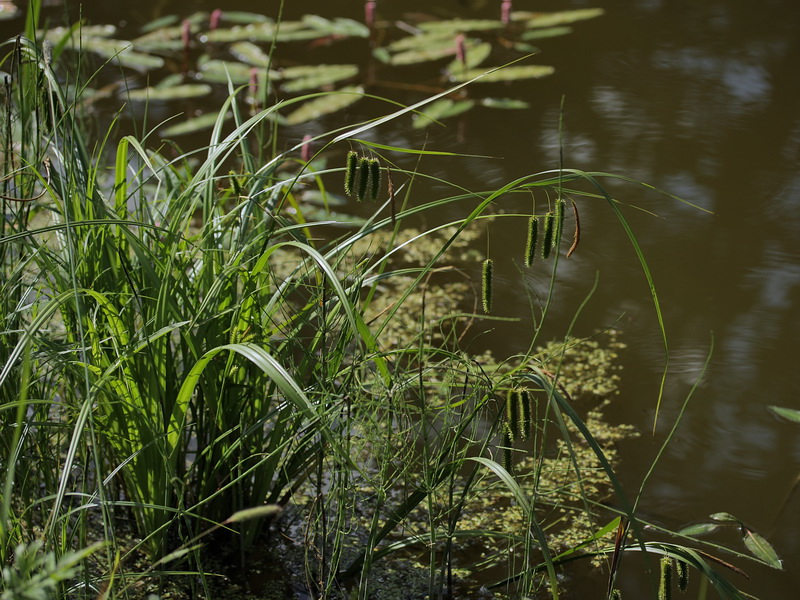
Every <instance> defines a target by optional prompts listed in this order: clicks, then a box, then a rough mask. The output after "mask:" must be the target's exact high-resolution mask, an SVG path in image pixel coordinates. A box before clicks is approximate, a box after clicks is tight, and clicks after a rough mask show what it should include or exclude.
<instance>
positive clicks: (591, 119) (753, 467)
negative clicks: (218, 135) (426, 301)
mask: <svg viewBox="0 0 800 600" xmlns="http://www.w3.org/2000/svg"><path fill="white" fill-rule="evenodd" d="M137 4H138V7H137V9H136V10H135V11H132V12H131V14H130V15H127V14H126V15H125V17H124V18H125V19H126V20H127V21H128V22H129V23H131V24H141V23H143V22H145V21H147V20H149V19H151V18H153V17H155V16H157V15H158V14H159V12H161V13H168V12H170V11H176V12H177V11H186V12H189V11H191V10H196V9H199V8H203V9H206V10H209V9H212V8H215V7H216V5H215V3H213V2H210V1H203V2H200V1H197V2H193V3H191V6H187V5H185V4H183V3H177V2H173V3H169V2H167V3H164V2H160V1H159V2H155V1H147V0H142V1H141V2H139V3H137ZM229 4H230V5H231V8H234V9H247V10H254V11H260V12H265V11H266V12H270V11H275V7H277V5H278V3H277V2H275V1H271V2H257V1H256V0H250V1H247V0H241V1H238V2H234V1H231V2H230V3H229ZM378 4H379V12H380V16H381V18H388V19H399V18H402V15H403V14H405V13H406V12H410V11H413V12H425V11H431V12H435V13H437V14H451V15H453V14H464V15H465V16H494V11H495V10H496V6H495V5H496V4H499V3H496V2H490V3H465V2H459V1H457V0H450V1H441V2H436V3H431V2H429V1H421V0H385V1H382V2H379V3H378ZM301 5H302V6H301ZM589 5H592V6H603V7H604V8H606V10H607V14H606V16H605V17H603V18H601V19H599V20H597V21H595V22H591V23H587V24H584V25H582V26H581V27H580V28H579V29H578V30H577V31H576V33H574V34H573V35H571V36H568V37H565V38H563V39H562V38H554V39H551V40H540V41H539V42H538V44H539V45H540V47H541V48H542V50H543V56H542V57H541V61H540V62H541V63H543V64H553V65H554V66H555V67H556V69H557V71H556V74H555V75H554V76H552V77H551V78H549V79H546V80H542V81H538V82H536V83H534V84H524V86H525V87H524V90H525V94H527V99H528V100H529V101H531V102H532V105H533V106H532V108H531V109H529V110H527V111H524V112H523V113H519V114H517V113H503V114H502V115H498V114H496V113H493V114H486V113H480V114H474V113H469V114H466V115H464V117H463V118H462V119H461V120H460V122H458V123H456V122H451V123H449V127H448V129H446V130H442V129H437V130H436V131H428V132H424V133H420V132H413V131H410V128H409V127H408V124H407V123H396V124H392V125H390V126H389V127H386V128H383V129H382V130H381V132H380V135H381V140H380V141H381V142H382V143H388V144H392V145H397V146H416V147H419V146H421V145H423V144H424V143H426V138H427V142H428V143H429V144H434V145H435V147H436V148H437V149H440V150H447V149H451V148H454V149H456V150H457V151H461V152H465V153H473V154H491V155H494V156H501V157H503V160H496V161H478V160H476V159H466V160H463V161H450V162H448V161H443V162H441V163H439V164H438V165H437V166H436V168H438V169H441V170H442V171H441V172H440V173H438V174H439V175H441V176H442V177H444V178H445V179H449V180H453V181H457V182H459V183H461V184H463V185H464V186H466V187H470V188H474V189H487V188H490V187H492V186H497V185H499V184H502V183H505V182H506V181H509V180H510V179H513V178H514V177H518V176H521V175H524V174H526V173H530V172H534V171H539V170H544V169H550V168H555V167H557V165H558V153H559V140H560V139H562V137H561V136H560V134H559V118H560V106H561V101H562V96H563V97H564V98H565V107H566V108H565V115H564V117H565V121H564V132H563V142H564V151H565V158H566V161H567V166H574V167H578V168H586V169H592V170H600V171H609V172H618V173H622V174H626V175H631V176H634V177H638V178H641V179H643V180H645V181H647V182H649V183H652V184H654V185H656V186H658V187H660V188H663V189H665V190H667V191H669V192H671V193H673V194H675V195H678V196H680V197H682V198H684V199H686V200H687V201H688V202H690V203H692V204H694V205H697V206H699V207H702V208H703V209H706V210H708V211H711V212H712V213H713V214H709V213H706V212H702V211H700V210H698V209H696V208H692V207H691V206H688V205H686V204H683V203H681V202H678V201H675V200H672V199H669V198H665V197H663V196H656V195H653V194H647V193H644V192H643V191H642V190H640V189H636V188H631V187H630V186H618V185H614V186H613V188H612V189H613V190H614V192H615V193H616V194H617V195H618V196H619V198H620V199H621V200H622V201H624V202H626V203H629V204H631V205H636V206H641V207H643V208H646V209H647V211H651V212H652V213H655V215H656V216H652V215H650V214H646V213H644V212H637V211H635V210H632V209H626V214H628V215H629V216H630V218H631V219H632V222H633V224H634V226H635V229H636V231H637V234H638V235H639V238H640V241H641V243H642V246H643V248H644V249H645V252H646V254H647V256H648V259H649V260H650V262H651V267H652V269H653V274H654V277H655V280H656V285H657V288H658V293H659V296H660V299H661V302H662V304H663V306H664V311H665V318H666V323H667V330H668V335H669V341H670V346H671V349H672V354H673V358H672V362H671V366H672V369H673V371H672V374H671V375H670V376H669V378H668V386H667V395H666V398H665V401H664V402H665V404H664V408H663V413H662V415H661V426H660V427H659V434H658V435H657V436H656V438H655V440H653V439H652V438H651V437H650V436H649V435H648V433H647V432H649V431H650V430H651V429H652V423H653V418H654V408H655V399H656V395H657V389H658V378H659V374H660V370H661V369H662V368H663V350H662V344H661V340H660V336H659V333H658V330H657V326H656V322H655V317H654V311H653V309H652V305H651V304H650V299H649V293H648V290H647V286H646V283H645V280H644V278H643V276H642V275H641V271H640V269H639V267H638V265H637V263H636V261H635V259H634V258H633V257H632V253H631V250H630V244H629V242H628V241H627V240H626V239H625V237H624V235H623V233H622V231H621V229H620V228H619V227H618V226H616V225H615V224H614V221H613V218H612V217H610V215H609V214H608V211H607V210H605V207H603V206H601V205H600V204H599V203H598V204H596V205H590V204H588V203H587V204H586V205H585V206H583V205H582V212H581V217H582V223H585V225H584V228H585V232H584V236H583V240H582V242H581V247H580V250H579V252H578V253H577V254H576V255H575V257H573V258H571V259H570V260H569V261H566V260H565V261H563V262H564V264H563V267H564V273H563V275H564V278H565V282H566V286H565V293H563V294H562V296H560V297H559V299H558V301H559V304H558V307H557V308H558V312H559V313H560V314H562V316H563V318H564V319H565V320H566V319H569V318H571V316H572V314H573V312H574V310H575V307H576V306H577V304H579V303H580V301H582V299H583V298H584V296H585V295H586V294H587V293H588V291H589V289H590V288H591V286H592V284H593V282H594V279H595V274H596V273H599V279H600V287H599V289H598V291H597V292H596V293H595V294H594V296H593V297H592V299H591V301H590V303H589V306H588V307H587V308H586V310H585V313H584V314H583V316H582V317H581V319H580V320H579V323H578V331H577V332H576V333H578V334H587V333H590V332H591V331H592V330H593V329H594V328H596V327H601V326H606V325H610V324H612V323H614V322H615V321H617V320H619V324H618V326H619V327H621V329H622V330H623V332H624V339H625V341H626V342H627V343H628V344H629V346H630V350H629V351H628V352H627V353H626V355H625V360H626V366H625V372H624V388H623V397H622V399H621V401H620V403H619V405H618V406H617V408H616V411H617V412H616V416H617V417H618V418H619V419H622V420H626V421H628V422H634V423H635V424H636V425H637V426H638V427H639V428H640V429H641V430H642V432H643V434H644V435H643V437H642V439H640V440H638V441H636V442H628V443H626V445H625V447H624V448H623V454H622V455H623V457H624V464H623V469H624V471H623V473H622V476H623V479H624V481H625V483H626V484H627V485H628V486H629V487H630V488H631V489H632V490H634V489H636V488H637V487H638V484H639V482H640V480H641V476H642V474H643V473H644V472H645V470H646V467H647V465H648V464H649V461H650V460H652V459H653V457H654V456H655V453H656V451H657V448H658V446H659V444H660V443H661V441H662V439H663V435H664V434H665V432H666V431H667V429H668V428H669V427H668V426H669V425H671V422H672V419H674V418H675V417H676V416H677V414H678V412H679V408H680V404H681V402H682V401H683V399H684V398H685V396H686V394H687V393H688V391H689V390H690V389H691V386H692V385H693V384H694V383H695V381H696V380H697V378H698V377H700V376H701V372H702V365H703V363H704V362H705V357H706V352H707V351H708V348H709V344H710V339H711V332H713V334H714V337H715V350H714V356H713V359H712V363H711V368H710V370H709V372H708V373H707V374H706V375H705V377H704V379H703V382H702V384H701V385H700V387H699V389H698V391H697V392H696V394H695V396H694V397H693V398H692V400H691V402H690V404H689V407H688V409H687V412H686V415H685V417H684V423H683V424H682V425H681V428H680V429H679V432H678V434H677V436H676V438H675V441H674V443H673V445H672V446H671V448H670V449H669V451H668V452H667V455H666V456H665V457H664V459H663V461H662V462H661V463H660V465H659V468H658V469H657V470H656V472H655V474H654V476H653V479H652V480H651V482H650V484H649V487H648V490H647V493H646V495H645V500H644V501H643V504H642V506H643V507H644V508H645V511H646V512H647V513H648V514H652V515H658V516H659V518H661V519H662V520H663V522H666V523H669V524H670V525H680V524H683V523H688V522H693V521H700V520H703V519H705V518H706V517H707V515H708V514H709V513H711V512H715V511H722V510H724V511H729V512H732V513H733V514H735V515H737V516H739V517H740V518H741V519H743V520H744V521H746V522H747V523H748V524H750V525H752V526H753V527H755V528H756V529H759V530H761V531H763V532H764V533H765V534H766V535H768V536H769V539H770V541H771V542H773V543H774V544H775V546H776V549H777V550H778V552H779V554H781V556H782V558H783V559H784V564H785V567H786V571H784V572H782V573H778V574H775V573H772V572H768V569H761V568H759V567H758V566H754V565H745V568H746V570H747V571H748V573H749V574H750V575H751V576H752V578H753V582H752V584H750V586H749V587H747V589H748V590H749V591H751V592H752V593H755V594H756V595H758V596H760V597H762V598H765V599H768V598H786V597H788V596H787V593H789V590H794V589H796V588H797V587H798V586H800V536H799V535H797V532H798V531H800V493H797V494H794V495H792V496H789V497H788V501H786V498H787V493H788V492H789V491H790V489H791V484H792V481H793V480H794V478H795V476H796V475H797V473H798V471H799V470H800V428H798V427H797V426H792V425H790V424H786V423H783V422H779V421H778V420H777V419H776V418H775V417H773V416H772V415H771V414H770V413H768V412H767V410H766V408H765V407H766V405H768V404H778V405H784V406H789V407H794V408H798V407H800V401H798V398H800V375H799V374H798V368H797V357H798V356H800V348H799V347H798V346H799V342H798V340H800V319H798V317H797V314H798V307H800V244H798V238H800V173H798V170H799V169H798V165H800V102H799V101H798V95H797V90H799V89H800V70H798V69H797V65H798V64H800V3H798V2H796V1H795V0H762V1H760V2H757V3H754V2H730V1H728V0H707V1H706V2H702V3H692V2H680V1H671V2H665V1H661V0H647V1H644V0H607V1H603V0H598V1H597V2H591V3H589V2H583V1H579V0H574V1H572V2H565V1H563V0H560V1H556V0H549V1H541V0H537V1H536V2H534V1H533V0H531V1H530V2H525V1H523V0H519V1H518V2H515V8H518V9H521V10H563V9H565V8H579V7H585V6H589ZM83 6H84V14H85V15H87V16H89V18H90V19H91V18H92V15H97V17H96V18H97V19H99V20H101V21H102V20H104V19H106V20H107V19H111V18H112V16H111V15H110V14H109V13H108V10H109V9H108V3H106V2H103V1H101V0H96V1H95V2H88V1H86V0H84V2H83ZM330 6H331V4H330V3H328V2H323V1H322V0H319V1H312V0H308V1H306V2H303V3H294V2H289V3H288V5H287V11H288V12H289V13H290V16H291V17H292V18H294V17H296V16H297V15H299V14H302V13H305V12H315V11H316V12H319V13H321V14H325V15H328V16H331V8H330ZM470 6H475V7H476V8H474V9H472V10H471V9H470V8H469V7H470ZM342 10H347V11H349V12H347V13H346V16H349V17H351V18H356V19H358V18H361V14H360V7H359V6H358V3H348V6H347V8H346V9H342ZM114 11H115V12H114V15H116V16H114V17H113V18H117V19H118V18H120V15H119V13H118V12H117V9H116V7H115V8H114ZM295 48H296V49H297V50H296V51H298V52H300V53H301V54H302V48H300V47H298V46H295ZM331 51H336V49H334V48H332V50H331ZM341 51H343V52H347V51H348V50H346V49H345V50H341ZM361 59H362V62H363V61H364V60H366V59H365V58H364V57H363V56H362V57H361ZM537 60H538V58H537ZM407 74H408V75H407V76H408V77H409V79H410V80H411V79H414V78H415V77H417V76H419V77H421V78H425V79H424V80H422V81H414V83H424V84H436V82H433V81H432V80H431V79H430V78H431V74H430V73H429V72H425V73H419V72H416V71H414V69H411V70H409V71H407ZM501 89H502V88H501ZM376 91H377V92H378V93H387V90H385V89H381V90H376ZM415 99H417V98H416V97H414V96H409V97H408V98H406V100H407V101H409V102H410V101H413V100H415ZM362 110H364V111H367V113H368V115H372V114H373V113H372V112H370V111H374V110H376V109H375V107H374V106H372V107H368V106H367V105H364V107H363V108H362ZM351 116H352V118H354V119H358V118H360V117H359V116H358V115H355V114H351ZM365 116H366V115H365ZM328 125H329V124H328V123H325V122H321V123H316V124H309V125H307V126H305V127H304V128H302V129H301V130H298V131H297V132H292V133H291V135H292V136H293V138H294V137H296V138H298V139H299V138H300V137H301V136H302V135H303V134H304V133H315V132H318V131H322V130H325V129H328ZM448 145H449V146H450V147H448ZM526 206H530V203H528V204H527V205H526ZM515 208H522V205H520V206H517V207H515ZM500 221H501V222H500V223H498V224H497V226H496V228H497V230H496V231H495V230H493V231H492V232H491V243H492V244H493V248H494V249H495V251H496V249H497V247H498V245H502V244H503V240H504V239H513V240H518V239H519V235H517V234H516V233H514V232H516V231H517V229H519V224H518V223H510V222H509V221H510V220H507V219H506V220H500ZM522 228H523V230H524V226H522ZM515 243H516V242H515ZM505 251H506V252H507V253H509V254H512V255H517V254H519V248H517V247H516V245H514V246H509V247H508V248H507V249H506V250H505ZM504 276H505V277H508V278H509V279H511V278H516V277H518V275H517V274H516V273H515V272H513V273H512V272H511V271H509V272H508V273H503V272H502V271H501V272H500V273H499V274H498V277H499V279H498V281H500V280H502V278H503V277H504ZM526 278H527V280H526V282H527V285H528V287H529V289H534V290H536V289H537V286H541V285H542V283H543V276H539V275H537V274H527V275H526ZM544 283H546V281H545V282H544ZM526 306H527V298H526V297H524V296H521V297H519V298H514V299H512V300H510V301H509V302H508V305H507V306H505V307H498V308H499V309H500V310H504V311H507V312H508V313H514V312H517V313H518V314H519V311H522V314H523V315H525V314H527V309H526ZM785 501H786V502H785ZM625 576H626V577H628V579H626V580H625V581H623V591H624V592H625V593H626V595H628V592H630V594H632V597H644V596H643V595H640V596H637V595H635V594H636V593H637V592H638V593H640V594H645V593H647V592H645V590H647V589H648V588H647V587H646V586H647V582H646V581H644V580H639V579H637V577H636V574H635V573H632V572H627V571H626V572H625ZM740 583H742V584H743V585H745V584H744V583H743V582H740Z"/></svg>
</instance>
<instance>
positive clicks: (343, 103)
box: [286, 86, 364, 125]
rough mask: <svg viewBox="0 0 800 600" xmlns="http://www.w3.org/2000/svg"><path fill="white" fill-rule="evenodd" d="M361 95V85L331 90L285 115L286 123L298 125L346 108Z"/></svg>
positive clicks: (361, 96) (362, 93)
mask: <svg viewBox="0 0 800 600" xmlns="http://www.w3.org/2000/svg"><path fill="white" fill-rule="evenodd" d="M363 97H364V88H362V87H361V86H349V87H345V88H342V89H341V90H338V91H337V92H332V93H330V94H326V95H325V96H320V97H319V98H314V99H313V100H309V101H308V102H306V103H304V104H301V105H300V108H298V109H297V110H295V111H294V112H292V113H290V114H289V115H288V116H287V117H286V123H287V124H288V125H299V124H300V123H306V122H308V121H313V120H314V119H318V118H319V117H322V116H324V115H328V114H331V113H334V112H337V111H339V110H342V109H343V108H347V107H348V106H350V105H351V104H354V103H355V102H358V101H359V100H360V99H361V98H363Z"/></svg>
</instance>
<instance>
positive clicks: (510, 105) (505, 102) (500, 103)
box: [480, 98, 531, 110]
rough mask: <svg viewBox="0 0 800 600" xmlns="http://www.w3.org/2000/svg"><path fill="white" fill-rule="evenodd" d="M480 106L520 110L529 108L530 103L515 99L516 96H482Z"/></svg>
mask: <svg viewBox="0 0 800 600" xmlns="http://www.w3.org/2000/svg"><path fill="white" fill-rule="evenodd" d="M480 103H481V106H485V107H486V108H499V109H501V110H522V109H525V108H530V107H531V105H530V104H529V103H528V102H525V101H524V100H517V99H516V98H482V99H481V101H480Z"/></svg>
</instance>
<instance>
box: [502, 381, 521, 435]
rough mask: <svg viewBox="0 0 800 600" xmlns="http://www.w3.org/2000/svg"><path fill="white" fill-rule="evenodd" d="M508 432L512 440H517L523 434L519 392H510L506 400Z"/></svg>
mask: <svg viewBox="0 0 800 600" xmlns="http://www.w3.org/2000/svg"><path fill="white" fill-rule="evenodd" d="M506 431H508V433H509V435H510V436H511V439H512V440H515V439H517V438H518V437H519V436H520V433H521V423H520V412H519V402H517V391H516V390H509V392H508V397H507V398H506Z"/></svg>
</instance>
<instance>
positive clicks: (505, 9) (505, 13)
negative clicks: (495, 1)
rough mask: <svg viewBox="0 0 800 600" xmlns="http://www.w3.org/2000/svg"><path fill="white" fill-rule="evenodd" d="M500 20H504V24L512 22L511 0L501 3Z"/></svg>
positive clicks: (504, 0)
mask: <svg viewBox="0 0 800 600" xmlns="http://www.w3.org/2000/svg"><path fill="white" fill-rule="evenodd" d="M500 20H501V21H502V22H503V25H508V24H509V23H511V0H503V3H502V4H501V5H500Z"/></svg>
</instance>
